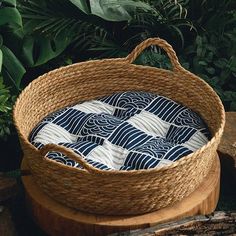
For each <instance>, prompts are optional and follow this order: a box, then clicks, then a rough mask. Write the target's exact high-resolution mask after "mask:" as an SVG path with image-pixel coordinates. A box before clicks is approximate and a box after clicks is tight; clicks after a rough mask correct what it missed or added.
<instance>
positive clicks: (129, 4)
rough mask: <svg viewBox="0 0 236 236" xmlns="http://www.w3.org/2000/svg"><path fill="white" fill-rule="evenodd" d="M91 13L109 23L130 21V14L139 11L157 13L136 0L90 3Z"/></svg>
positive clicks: (104, 0)
mask: <svg viewBox="0 0 236 236" xmlns="http://www.w3.org/2000/svg"><path fill="white" fill-rule="evenodd" d="M90 7H91V13H92V14H94V15H97V16H99V17H101V18H102V19H104V20H107V21H116V22H117V21H118V22H119V21H129V20H131V19H132V16H131V14H130V13H133V12H135V11H136V10H137V9H142V10H143V11H155V10H154V9H153V8H152V7H151V6H150V5H149V4H147V3H145V2H143V1H135V0H97V1H93V0H92V1H90Z"/></svg>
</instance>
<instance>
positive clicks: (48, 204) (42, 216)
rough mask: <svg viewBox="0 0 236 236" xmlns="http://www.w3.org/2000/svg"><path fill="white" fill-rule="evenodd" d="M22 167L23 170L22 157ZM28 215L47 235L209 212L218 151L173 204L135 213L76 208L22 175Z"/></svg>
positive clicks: (103, 231)
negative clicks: (204, 171) (114, 213)
mask: <svg viewBox="0 0 236 236" xmlns="http://www.w3.org/2000/svg"><path fill="white" fill-rule="evenodd" d="M22 170H23V171H27V170H28V167H27V163H26V160H25V159H24V160H23V162H22ZM22 181H23V184H24V186H25V190H26V200H27V204H28V208H29V210H30V212H31V214H32V217H33V218H34V219H35V221H36V222H37V223H38V225H39V226H40V227H41V228H42V229H43V230H44V231H45V232H46V233H48V234H49V235H56V236H60V235H63V236H66V235H68V236H69V235H81V236H90V235H96V236H99V235H107V234H111V233H115V232H124V231H127V230H134V229H141V228H147V227H152V226H154V225H157V224H159V223H161V222H167V221H170V220H174V219H182V218H184V217H187V216H193V215H197V214H210V213H211V212H213V211H214V209H215V207H216V205H217V202H218V198H219V185H220V163H219V158H218V155H216V159H215V162H214V164H213V165H212V169H211V171H210V173H209V174H208V176H207V177H206V178H205V180H204V182H203V183H202V184H201V186H200V187H199V188H198V189H197V190H196V191H195V192H193V193H192V194H190V195H189V196H188V197H186V198H185V199H183V200H182V201H180V202H178V203H176V204H174V205H173V206H170V207H166V208H163V209H161V210H158V211H156V212H152V213H147V214H144V215H136V216H103V215H93V214H87V213H84V212H79V211H76V210H74V209H71V208H68V207H65V206H63V205H62V204H60V203H58V202H56V201H54V200H53V199H51V198H50V197H48V196H47V195H46V194H44V193H43V192H42V191H41V189H40V188H39V187H38V186H37V185H36V184H35V182H34V180H33V178H32V176H31V175H28V176H23V177H22Z"/></svg>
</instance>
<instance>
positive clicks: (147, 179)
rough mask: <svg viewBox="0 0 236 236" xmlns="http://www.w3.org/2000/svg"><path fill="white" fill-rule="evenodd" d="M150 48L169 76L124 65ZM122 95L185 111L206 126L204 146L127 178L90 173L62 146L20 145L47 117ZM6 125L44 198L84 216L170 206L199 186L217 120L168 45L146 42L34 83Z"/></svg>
mask: <svg viewBox="0 0 236 236" xmlns="http://www.w3.org/2000/svg"><path fill="white" fill-rule="evenodd" d="M150 45H156V46H159V47H161V48H162V49H164V50H165V51H166V53H167V54H168V56H169V59H170V61H171V64H172V68H173V69H172V71H169V70H164V69H158V68H152V67H148V66H141V65H133V64H132V62H133V61H134V60H135V59H136V58H137V56H138V55H139V54H140V53H141V52H142V51H143V50H144V49H145V48H146V47H149V46H150ZM124 91H145V92H151V93H156V94H159V95H162V96H165V97H168V98H170V99H172V100H174V101H176V102H178V103H181V104H182V105H184V106H186V107H189V108H191V109H192V110H193V111H195V112H197V113H198V114H200V116H201V117H202V118H203V119H204V121H205V122H206V124H207V125H208V127H209V129H210V131H211V134H212V138H211V140H210V141H209V142H208V143H207V144H206V145H204V146H203V147H202V148H200V149H199V150H197V151H196V152H194V153H192V154H190V155H188V156H185V157H183V158H181V159H180V160H178V161H176V162H174V163H173V164H171V165H169V166H164V167H160V168H156V169H148V170H132V171H118V170H117V171H113V170H112V171H106V170H100V169H96V168H94V167H93V166H91V165H89V164H88V163H87V162H86V161H85V160H84V159H83V158H81V157H80V156H78V155H77V154H75V153H74V152H73V151H71V150H69V149H67V148H65V147H62V146H58V145H55V144H47V145H45V146H44V147H43V148H42V149H40V150H38V149H37V148H36V147H34V146H33V145H32V144H31V143H30V142H29V141H28V137H29V134H30V132H31V130H32V129H33V128H34V127H35V125H36V124H37V123H38V122H39V121H40V120H41V119H43V118H44V117H45V116H46V115H48V114H49V113H51V112H54V111H56V110H58V109H60V108H62V107H65V106H70V105H73V104H76V103H78V102H81V101H86V100H91V99H94V98H97V97H102V96H106V95H111V94H113V93H116V92H124ZM14 122H15V126H16V128H17V131H18V135H19V138H20V141H21V146H22V149H23V152H24V156H25V158H26V159H27V163H28V165H29V168H30V171H31V173H32V175H33V178H34V180H35V181H36V182H37V184H38V185H39V186H40V187H41V189H42V190H43V191H44V192H45V193H46V194H48V195H49V196H50V197H52V198H53V199H54V200H57V201H59V202H61V203H63V204H65V205H66V206H69V207H72V208H75V209H79V210H81V211H85V212H90V213H95V214H107V215H132V214H143V213H146V212H151V211H156V210H157V209H160V208H163V207H166V206H169V205H172V204H173V203H175V202H177V201H180V200H181V199H183V198H185V197H187V196H188V195H189V194H190V193H192V192H193V191H194V190H195V189H196V188H197V187H198V186H199V185H200V183H201V182H202V181H203V180H204V178H205V177H206V176H207V174H208V173H209V171H210V170H211V167H212V164H213V161H214V157H215V153H216V149H217V146H218V144H219V142H220V138H221V136H222V132H223V128H224V124H225V113H224V108H223V105H222V103H221V101H220V99H219V97H218V96H217V94H216V93H215V92H214V91H213V89H212V88H211V87H210V86H209V85H208V84H207V83H205V82H204V81H203V80H202V79H200V78H199V77H197V76H196V75H194V74H192V73H190V72H189V71H187V70H185V69H184V68H183V67H182V66H181V65H180V64H179V62H178V58H177V56H176V54H175V52H174V50H173V48H172V47H171V46H170V45H169V44H168V43H167V42H166V41H165V40H162V39H159V38H150V39H147V40H145V41H144V42H142V43H141V44H139V45H138V46H137V47H136V48H135V49H134V50H133V51H132V52H131V53H130V54H129V55H128V56H127V57H126V58H116V59H105V60H93V61H87V62H82V63H77V64H73V65H69V66H66V67H61V68H59V69H56V70H53V71H51V72H49V73H47V74H44V75H42V76H40V77H39V78H37V79H36V80H34V81H33V82H32V83H30V84H29V85H28V86H27V87H26V88H25V89H24V90H23V91H22V93H21V94H20V96H19V98H18V99H17V101H16V104H15V107H14ZM49 151H59V152H61V153H63V154H65V155H66V156H68V157H69V158H71V159H73V160H76V161H77V162H78V163H80V164H81V165H82V166H83V169H78V168H74V167H70V166H66V165H64V164H61V163H58V162H56V161H53V160H49V159H47V158H45V155H46V154H47V153H48V152H49Z"/></svg>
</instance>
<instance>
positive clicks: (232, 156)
mask: <svg viewBox="0 0 236 236" xmlns="http://www.w3.org/2000/svg"><path fill="white" fill-rule="evenodd" d="M218 151H219V153H220V159H221V164H222V168H223V169H224V170H225V171H228V172H229V174H230V175H231V176H232V177H233V178H234V180H235V181H236V112H226V123H225V130H224V133H223V136H222V139H221V142H220V145H219V147H218ZM235 183H236V182H235Z"/></svg>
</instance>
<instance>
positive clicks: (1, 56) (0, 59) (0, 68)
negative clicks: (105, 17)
mask: <svg viewBox="0 0 236 236" xmlns="http://www.w3.org/2000/svg"><path fill="white" fill-rule="evenodd" d="M2 59H3V53H2V50H1V49H0V73H1V71H2Z"/></svg>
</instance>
